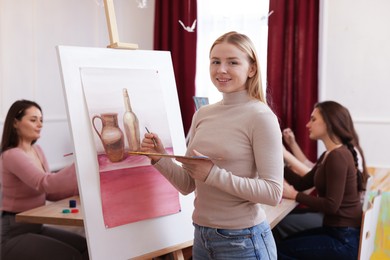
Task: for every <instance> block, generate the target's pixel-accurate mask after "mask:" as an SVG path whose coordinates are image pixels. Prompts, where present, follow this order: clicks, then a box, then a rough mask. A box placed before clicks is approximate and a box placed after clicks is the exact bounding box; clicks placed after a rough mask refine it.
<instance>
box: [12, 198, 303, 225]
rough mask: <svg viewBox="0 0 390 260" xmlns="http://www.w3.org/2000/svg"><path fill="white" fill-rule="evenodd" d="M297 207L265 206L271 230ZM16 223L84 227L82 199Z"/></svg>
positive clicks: (33, 211) (284, 202)
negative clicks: (74, 210) (74, 207)
mask: <svg viewBox="0 0 390 260" xmlns="http://www.w3.org/2000/svg"><path fill="white" fill-rule="evenodd" d="M69 200H76V205H77V209H78V210H79V212H78V213H62V210H63V209H69ZM297 205H298V203H297V202H295V201H293V200H289V199H282V201H281V202H280V203H279V205H277V206H275V207H272V206H268V205H263V206H262V207H263V209H264V210H265V213H266V215H267V220H268V223H269V224H270V226H271V228H273V227H275V226H276V224H278V223H279V221H281V220H282V219H283V218H284V217H285V216H286V215H287V214H288V213H290V212H291V211H292V210H293V209H294V208H295V207H296V206H297ZM16 221H17V222H28V223H38V224H52V225H65V226H84V220H83V212H82V209H81V207H80V198H79V197H78V196H74V197H71V198H68V199H64V200H60V201H57V202H53V203H49V204H47V205H44V206H42V207H38V208H35V209H31V210H27V211H24V212H22V213H19V214H17V215H16Z"/></svg>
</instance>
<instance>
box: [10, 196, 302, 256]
mask: <svg viewBox="0 0 390 260" xmlns="http://www.w3.org/2000/svg"><path fill="white" fill-rule="evenodd" d="M69 200H76V204H77V209H79V213H62V210H63V209H69ZM297 205H298V203H297V202H295V201H294V200H289V199H282V201H281V202H280V203H279V204H278V205H277V206H275V207H272V206H268V205H263V206H262V207H263V209H264V210H265V213H266V215H267V220H268V222H269V224H270V226H271V228H273V227H275V226H276V224H278V223H279V221H281V220H282V219H283V218H284V217H285V216H286V215H287V214H288V213H289V212H291V211H292V210H293V209H294V208H295V207H296V206H297ZM16 221H18V222H28V223H39V224H53V225H67V226H83V225H84V221H83V213H82V210H81V207H80V198H79V197H78V196H75V197H71V198H68V199H64V200H61V201H58V202H53V203H50V204H47V205H45V206H42V207H38V208H35V209H31V210H28V211H25V212H22V213H19V214H17V215H16ZM192 243H193V241H188V242H185V243H182V244H179V245H175V246H172V247H168V248H164V249H162V250H158V251H155V252H151V253H148V254H145V255H142V256H139V257H136V258H134V259H133V260H135V259H136V260H145V259H153V258H155V257H158V256H161V255H165V254H169V253H171V254H172V256H173V259H174V260H184V259H185V258H184V254H183V250H186V249H190V248H191V246H192Z"/></svg>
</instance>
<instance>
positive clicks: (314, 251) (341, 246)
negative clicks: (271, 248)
mask: <svg viewBox="0 0 390 260" xmlns="http://www.w3.org/2000/svg"><path fill="white" fill-rule="evenodd" d="M359 239H360V228H352V227H320V228H314V229H309V230H306V231H303V232H300V233H297V234H296V235H293V236H291V237H288V238H287V239H286V240H284V241H282V242H280V243H278V245H277V247H278V259H279V260H282V259H289V260H291V259H299V260H304V259H332V260H337V259H340V260H341V259H342V260H347V259H353V260H356V259H357V257H358V250H359Z"/></svg>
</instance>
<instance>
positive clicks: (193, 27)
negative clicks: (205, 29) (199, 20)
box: [179, 19, 196, 32]
mask: <svg viewBox="0 0 390 260" xmlns="http://www.w3.org/2000/svg"><path fill="white" fill-rule="evenodd" d="M179 23H180V24H181V26H182V27H183V29H184V30H186V31H187V32H194V30H195V27H196V19H195V21H194V22H193V23H192V25H191V27H190V26H185V25H184V23H183V22H182V21H181V20H179Z"/></svg>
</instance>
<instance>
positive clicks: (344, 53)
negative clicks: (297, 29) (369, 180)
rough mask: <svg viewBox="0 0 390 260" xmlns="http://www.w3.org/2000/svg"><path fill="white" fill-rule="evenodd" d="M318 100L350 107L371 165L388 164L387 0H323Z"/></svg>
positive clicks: (389, 78) (389, 18)
mask: <svg viewBox="0 0 390 260" xmlns="http://www.w3.org/2000/svg"><path fill="white" fill-rule="evenodd" d="M320 10H321V26H320V34H321V38H320V100H336V101H338V102H340V103H342V104H343V105H345V106H346V107H347V108H348V109H349V110H350V112H351V115H352V118H353V120H354V122H355V126H356V128H357V131H358V134H359V137H360V141H361V145H362V147H363V150H364V152H365V156H366V160H367V164H368V165H369V166H377V167H390V150H389V147H390V138H389V135H388V134H389V133H390V102H389V99H390V66H389V62H390V30H389V24H390V15H389V13H390V1H388V0H337V1H333V0H321V7H320Z"/></svg>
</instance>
